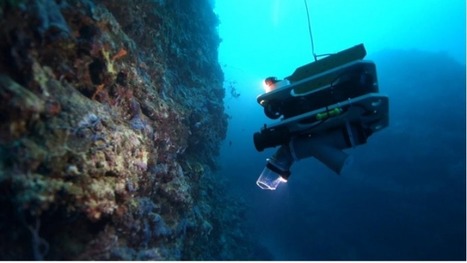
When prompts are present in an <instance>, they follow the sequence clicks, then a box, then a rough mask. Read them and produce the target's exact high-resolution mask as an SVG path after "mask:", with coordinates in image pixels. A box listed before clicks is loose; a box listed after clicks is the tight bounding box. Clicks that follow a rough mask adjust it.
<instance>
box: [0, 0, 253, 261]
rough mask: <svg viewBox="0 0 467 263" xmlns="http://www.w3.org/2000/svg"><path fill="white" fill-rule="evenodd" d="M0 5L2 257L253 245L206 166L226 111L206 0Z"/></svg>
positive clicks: (230, 251) (150, 256) (85, 256)
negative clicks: (244, 239)
mask: <svg viewBox="0 0 467 263" xmlns="http://www.w3.org/2000/svg"><path fill="white" fill-rule="evenodd" d="M0 17H1V21H0V52H1V55H0V101H1V103H0V119H1V122H0V192H1V196H0V207H1V208H0V209H1V213H0V232H1V233H2V235H1V237H0V257H1V258H2V259H4V260H5V259H13V260H16V259H48V260H55V259H62V260H63V259H65V260H67V259H82V260H90V259H97V260H107V259H115V260H122V259H126V260H132V259H139V260H157V259H172V260H173V259H175V260H177V259H230V258H238V255H239V254H237V255H235V253H240V254H242V255H246V254H248V253H249V252H248V251H247V250H246V249H245V250H243V251H242V249H241V248H240V247H241V246H237V247H236V246H235V242H240V240H241V234H238V231H239V230H237V233H233V234H232V233H230V234H229V232H228V228H229V227H232V226H234V225H235V224H237V226H238V222H239V220H240V218H239V217H238V211H237V210H236V209H238V208H239V207H240V204H236V205H235V203H233V204H232V205H231V206H230V208H226V207H222V205H221V204H222V201H224V202H225V201H226V200H222V198H224V199H225V198H226V197H223V195H222V190H221V187H222V186H220V185H219V183H218V182H217V180H216V178H215V175H214V173H213V170H214V169H215V168H216V167H215V161H214V156H215V155H216V154H218V150H219V143H220V142H221V141H222V140H223V139H224V137H225V133H226V128H227V118H226V114H225V113H224V106H223V103H222V100H223V97H224V89H223V87H222V85H223V74H222V71H221V69H220V66H219V64H218V62H217V47H218V45H219V42H220V40H219V37H218V35H217V32H216V26H217V23H218V21H217V17H216V16H215V14H214V13H213V11H212V6H210V4H209V1H207V0H201V1H198V0H189V1H186V0H184V1H182V0H172V1H163V0H159V1H157V0H148V1H146V0H123V1H110V0H103V1H95V2H93V1H91V0H69V1H54V0H35V1H2V2H0ZM218 199H221V200H218ZM216 209H217V210H216ZM215 210H216V212H215ZM226 213H229V214H230V215H231V216H230V217H226V216H225V215H226ZM240 228H241V226H238V229H240ZM222 229H224V230H222ZM235 240H236V241H235Z"/></svg>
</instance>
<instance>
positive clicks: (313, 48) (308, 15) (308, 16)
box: [304, 0, 318, 61]
mask: <svg viewBox="0 0 467 263" xmlns="http://www.w3.org/2000/svg"><path fill="white" fill-rule="evenodd" d="M304 1H305V9H306V15H307V18H308V32H309V33H310V40H311V52H312V53H313V58H314V59H315V61H317V60H318V56H317V55H316V53H315V43H314V42H313V33H312V32H311V22H310V12H308V4H307V2H306V0H304Z"/></svg>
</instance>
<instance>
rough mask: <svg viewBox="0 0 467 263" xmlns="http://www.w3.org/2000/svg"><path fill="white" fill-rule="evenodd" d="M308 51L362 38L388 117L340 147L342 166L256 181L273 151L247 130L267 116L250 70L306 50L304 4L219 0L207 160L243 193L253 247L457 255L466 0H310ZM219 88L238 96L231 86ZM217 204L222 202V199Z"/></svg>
mask: <svg viewBox="0 0 467 263" xmlns="http://www.w3.org/2000/svg"><path fill="white" fill-rule="evenodd" d="M308 5H309V8H310V15H311V22H312V28H313V33H314V35H313V36H314V41H315V46H316V53H318V54H323V53H332V52H337V51H340V50H343V49H345V48H348V47H351V46H353V45H356V44H358V43H364V44H365V46H366V49H367V52H368V56H367V57H366V58H367V59H371V60H373V61H374V62H375V63H376V66H377V71H378V78H379V87H380V92H381V93H382V94H385V95H388V96H389V97H390V126H389V127H388V128H386V129H385V130H382V131H380V132H377V133H375V134H373V135H372V136H371V137H370V138H369V140H368V143H367V144H365V145H361V146H359V147H357V148H355V149H350V150H348V151H347V152H348V153H351V154H352V156H353V157H354V162H353V164H352V165H350V166H349V167H346V168H345V170H344V173H343V174H342V175H340V176H338V175H335V174H334V173H333V172H332V171H330V170H329V169H328V168H326V167H325V166H324V165H323V164H321V163H319V162H318V161H316V160H315V159H305V160H301V161H299V162H298V163H295V164H294V166H293V167H292V170H291V171H292V176H291V178H290V180H289V182H288V183H287V184H283V185H281V186H279V188H278V189H277V190H276V191H264V190H261V189H259V188H258V187H257V186H256V185H255V181H256V179H257V177H258V176H259V174H260V172H261V171H262V169H263V167H264V165H265V159H266V158H267V157H269V156H270V155H272V154H273V152H274V151H275V149H268V150H265V151H264V152H261V153H259V152H256V150H255V148H254V145H253V139H252V136H253V133H254V132H256V131H259V129H260V128H261V126H262V125H263V124H264V123H268V124H269V123H273V122H274V121H272V120H269V119H267V118H266V117H265V116H264V114H263V109H262V108H261V107H260V106H259V105H258V104H257V103H256V96H257V95H259V94H261V93H262V92H263V90H262V89H261V88H262V86H261V81H262V80H263V79H264V78H265V77H268V76H271V75H272V76H277V77H279V78H283V77H285V76H288V75H290V74H291V73H292V72H293V70H294V69H295V68H296V67H299V66H301V65H304V64H306V63H309V62H311V61H312V60H313V58H312V55H311V47H310V38H309V35H308V27H307V21H306V11H305V6H304V2H303V1H300V0H293V1H290V0H287V1H286V0H259V1H247V0H239V1H226V0H224V1H217V3H216V12H217V14H218V15H219V19H220V21H221V24H220V26H219V33H220V35H221V38H222V39H223V42H222V43H221V47H220V54H219V57H220V61H221V63H222V66H223V69H224V72H225V77H226V90H227V96H226V99H225V102H226V106H227V113H228V114H229V115H230V116H231V118H230V120H229V131H228V135H227V139H226V140H225V142H224V144H223V146H222V152H221V156H220V158H219V161H220V165H221V171H220V173H221V174H222V176H224V177H225V178H226V180H227V181H228V182H229V184H230V186H231V187H230V190H231V193H232V194H234V195H236V196H238V198H242V199H243V200H244V201H245V202H246V203H247V204H248V213H247V219H246V221H245V224H247V225H248V226H249V227H250V228H251V231H252V232H251V235H252V236H253V237H254V238H255V239H256V240H257V245H258V247H257V248H256V249H257V251H258V252H257V255H258V256H259V258H262V259H274V260H334V259H341V260H342V259H343V260H346V259H358V260H367V259H370V260H394V259H404V260H465V255H466V201H465V200H466V198H465V197H466V188H465V186H466V176H465V174H466V151H465V150H466V149H465V145H466V138H465V132H466V114H465V112H466V109H465V103H466V100H465V97H466V92H465V87H466V74H465V70H466V68H465V37H466V36H465V1H463V0H450V1H443V0H433V1H425V0H418V1H417V0H411V1H403V0H400V1H364V0H354V1H342V0H341V1H337V0H329V1H308ZM231 86H232V87H234V88H235V89H236V91H238V92H239V93H240V97H239V98H234V97H233V96H231V95H230V91H231ZM226 205H228V204H226Z"/></svg>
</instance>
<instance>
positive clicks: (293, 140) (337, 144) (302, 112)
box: [253, 44, 389, 173]
mask: <svg viewBox="0 0 467 263" xmlns="http://www.w3.org/2000/svg"><path fill="white" fill-rule="evenodd" d="M365 56H366V50H365V47H364V46H363V44H359V45H356V46H353V47H351V48H348V49H346V50H343V51H340V52H338V53H335V54H332V55H329V56H327V57H325V58H323V59H319V60H317V61H314V62H312V63H309V64H307V65H304V66H301V67H299V68H297V69H296V70H295V71H294V72H293V74H292V75H290V76H288V77H285V78H284V79H282V80H278V79H277V78H275V77H268V78H267V79H266V80H265V87H266V93H264V94H261V95H259V96H258V97H257V101H258V103H259V104H260V105H261V106H262V107H263V108H264V113H265V115H266V116H267V117H268V118H270V119H273V120H276V119H278V121H277V122H276V123H273V124H271V125H266V124H264V126H263V127H262V128H261V129H260V131H259V132H256V133H254V135H253V140H254V145H255V147H256V149H257V150H258V151H263V150H264V149H266V148H270V147H276V146H284V147H286V149H287V151H285V150H279V151H278V153H277V154H276V155H275V156H276V157H277V156H278V155H279V152H280V153H283V152H291V155H292V156H293V157H294V159H295V160H297V159H301V158H306V157H315V158H317V159H318V160H320V161H321V162H323V163H324V164H325V165H327V166H328V167H329V168H331V169H332V170H333V171H335V172H336V173H340V172H341V169H342V167H343V165H344V163H345V159H347V156H346V155H343V153H341V152H340V151H341V150H343V149H346V148H351V147H355V146H357V145H360V144H364V143H366V142H367V138H368V137H369V136H370V135H372V134H373V133H374V132H377V131H380V130H381V129H384V128H385V127H387V126H388V125H389V98H388V97H387V96H385V95H382V94H380V93H379V87H378V78H377V73H376V66H375V63H374V62H372V61H369V60H364V57H365ZM317 145H318V146H317ZM310 149H311V150H310ZM282 155H283V154H282ZM284 156H285V155H284ZM284 156H282V157H281V158H282V159H284V160H285V159H287V158H288V157H287V156H285V157H284ZM339 156H340V157H339ZM273 157H274V156H273ZM275 159H278V158H275ZM275 159H274V158H271V159H268V164H269V165H270V167H276V166H277V167H278V168H279V169H278V170H277V171H279V173H280V171H283V172H284V173H289V171H288V170H287V169H288V168H290V165H291V162H292V161H284V162H282V163H286V164H287V165H282V167H280V166H281V165H280V163H281V162H280V161H278V160H275ZM274 163H275V164H276V165H273V164H274ZM289 163H290V164H289ZM277 167H276V168H277ZM274 169H275V168H274ZM284 170H286V171H284Z"/></svg>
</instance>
